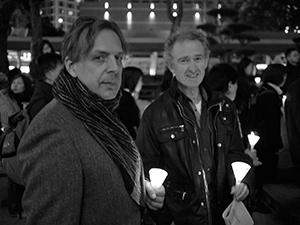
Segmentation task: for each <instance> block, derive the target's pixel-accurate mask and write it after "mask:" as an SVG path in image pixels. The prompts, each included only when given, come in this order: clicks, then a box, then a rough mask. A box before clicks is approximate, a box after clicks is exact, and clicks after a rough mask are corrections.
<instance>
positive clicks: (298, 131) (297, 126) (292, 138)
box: [284, 78, 300, 185]
mask: <svg viewBox="0 0 300 225" xmlns="http://www.w3.org/2000/svg"><path fill="white" fill-rule="evenodd" d="M284 108H285V121H286V128H287V136H288V143H289V150H290V154H291V159H292V162H293V166H294V169H295V181H296V183H297V184H298V185H300V78H298V79H297V80H295V81H294V82H293V83H292V84H291V85H290V86H289V89H288V91H287V99H286V101H285V107H284Z"/></svg>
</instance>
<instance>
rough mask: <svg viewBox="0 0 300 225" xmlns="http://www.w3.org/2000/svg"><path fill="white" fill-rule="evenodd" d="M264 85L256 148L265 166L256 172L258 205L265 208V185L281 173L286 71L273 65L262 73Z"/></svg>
mask: <svg viewBox="0 0 300 225" xmlns="http://www.w3.org/2000/svg"><path fill="white" fill-rule="evenodd" d="M262 80H263V84H262V87H261V90H260V94H259V96H258V97H257V103H256V107H257V120H258V124H259V126H258V127H257V132H258V135H259V136H260V139H259V141H258V142H257V144H256V145H255V146H254V148H255V149H256V150H257V156H258V158H259V160H260V161H261V162H262V165H261V166H259V167H257V168H256V169H255V175H256V184H257V196H256V205H257V207H258V208H265V207H264V199H263V185H264V183H266V182H270V181H272V180H274V178H275V177H276V175H277V170H278V159H279V151H280V150H281V149H282V148H283V142H282V137H281V117H282V93H283V92H282V89H281V88H282V86H283V85H284V83H285V80H286V67H285V66H284V65H282V64H270V65H269V66H268V67H267V68H266V69H265V70H264V71H263V72H262Z"/></svg>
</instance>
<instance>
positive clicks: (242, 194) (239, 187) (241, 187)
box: [231, 183, 249, 201]
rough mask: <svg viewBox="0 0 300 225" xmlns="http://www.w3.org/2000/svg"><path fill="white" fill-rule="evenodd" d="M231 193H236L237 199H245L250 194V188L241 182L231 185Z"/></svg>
mask: <svg viewBox="0 0 300 225" xmlns="http://www.w3.org/2000/svg"><path fill="white" fill-rule="evenodd" d="M231 194H233V195H234V198H235V200H236V201H243V200H244V199H245V198H246V197H247V196H248V194H249V189H248V187H247V185H246V184H244V183H239V184H236V185H235V186H232V187H231Z"/></svg>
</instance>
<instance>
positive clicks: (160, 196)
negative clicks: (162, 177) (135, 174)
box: [145, 180, 166, 210]
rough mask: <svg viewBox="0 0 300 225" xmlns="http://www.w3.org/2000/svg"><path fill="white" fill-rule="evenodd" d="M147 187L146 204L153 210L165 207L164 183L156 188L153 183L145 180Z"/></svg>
mask: <svg viewBox="0 0 300 225" xmlns="http://www.w3.org/2000/svg"><path fill="white" fill-rule="evenodd" d="M145 187H146V205H147V206H148V207H149V209H151V210H158V209H160V208H162V207H163V205H164V200H165V194H166V191H165V187H164V186H163V185H162V186H161V187H160V188H159V189H154V188H153V187H152V185H151V183H150V182H149V181H147V180H145Z"/></svg>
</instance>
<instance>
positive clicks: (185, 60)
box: [179, 59, 188, 64]
mask: <svg viewBox="0 0 300 225" xmlns="http://www.w3.org/2000/svg"><path fill="white" fill-rule="evenodd" d="M179 62H180V63H182V64H184V63H187V62H188V60H187V59H180V61H179Z"/></svg>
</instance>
